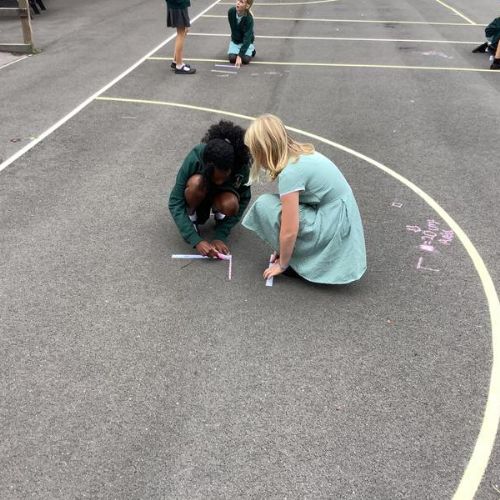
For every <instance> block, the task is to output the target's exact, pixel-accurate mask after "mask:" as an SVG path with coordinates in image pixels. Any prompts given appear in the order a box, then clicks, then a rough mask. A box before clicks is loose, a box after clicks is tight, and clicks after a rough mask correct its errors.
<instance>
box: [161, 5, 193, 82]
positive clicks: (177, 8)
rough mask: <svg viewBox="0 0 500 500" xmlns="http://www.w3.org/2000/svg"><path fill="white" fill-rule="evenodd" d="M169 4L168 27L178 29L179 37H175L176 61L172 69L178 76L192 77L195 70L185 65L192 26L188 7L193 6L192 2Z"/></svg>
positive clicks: (173, 62)
mask: <svg viewBox="0 0 500 500" xmlns="http://www.w3.org/2000/svg"><path fill="white" fill-rule="evenodd" d="M166 2H167V26H168V27H169V28H176V30H177V36H176V37H175V48H174V60H173V61H172V64H170V68H171V69H173V70H175V73H176V74H177V75H192V74H194V73H196V70H195V69H194V68H191V66H190V65H189V64H184V61H183V52H184V40H185V39H186V35H187V32H188V28H189V27H190V26H191V22H190V20H189V13H188V7H189V6H190V5H191V2H190V0H166Z"/></svg>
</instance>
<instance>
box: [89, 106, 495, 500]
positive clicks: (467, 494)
mask: <svg viewBox="0 0 500 500" xmlns="http://www.w3.org/2000/svg"><path fill="white" fill-rule="evenodd" d="M97 100H99V101H113V102H124V103H135V104H153V105H157V106H170V107H177V108H184V109H191V110H194V111H204V112H207V113H214V114H218V115H225V116H232V117H235V118H240V119H242V120H253V119H254V117H252V116H246V115H241V114H239V113H232V112H230V111H221V110H219V109H213V108H205V107H201V106H193V105H190V104H180V103H175V102H165V101H151V100H144V99H125V98H118V97H97ZM286 128H287V129H288V130H290V131H292V132H296V133H298V134H301V135H304V136H306V137H310V138H311V139H315V140H317V141H320V142H323V143H324V144H328V145H329V146H332V147H334V148H336V149H339V150H341V151H344V152H345V153H348V154H350V155H352V156H355V157H356V158H359V159H360V160H363V161H366V162H367V163H369V164H370V165H373V166H374V167H376V168H378V169H380V170H382V171H383V172H385V173H386V174H388V175H390V176H391V177H393V178H394V179H396V180H398V181H399V182H401V183H402V184H403V185H405V186H406V187H407V188H409V189H410V190H411V191H413V192H414V193H415V194H416V195H418V196H420V198H422V199H423V200H424V201H425V202H426V203H427V204H428V205H429V206H430V207H431V208H432V209H433V210H434V211H435V212H436V213H437V214H439V216H440V217H441V218H442V219H443V220H444V221H445V222H446V223H447V225H448V226H449V227H450V229H452V230H453V232H454V233H455V234H456V236H457V238H458V239H459V240H460V242H461V243H462V245H463V246H464V248H465V250H466V252H467V253H468V255H469V257H470V259H471V260H472V263H473V264H474V267H475V268H476V271H477V273H478V275H479V279H480V280H481V284H482V286H483V290H484V293H485V295H486V300H487V302H488V308H489V312H490V321H491V348H492V352H493V362H492V366H491V376H490V386H489V390H488V399H487V401H486V406H485V409H484V416H483V421H482V424H481V429H480V431H479V435H478V437H477V440H476V444H475V446H474V450H473V452H472V455H471V458H470V459H469V462H468V464H467V467H466V468H465V471H464V474H463V476H462V479H461V480H460V483H459V485H458V488H457V490H456V491H455V494H454V496H453V500H466V499H467V500H472V498H473V497H474V495H475V493H476V491H477V488H478V487H479V484H480V482H481V478H482V477H483V474H484V471H485V470H486V467H487V465H488V461H489V458H490V455H491V451H492V449H493V445H494V443H495V436H496V433H497V429H498V422H499V420H500V362H499V359H498V358H499V356H500V301H499V299H498V295H497V292H496V290H495V285H494V284H493V280H492V279H491V276H490V273H489V272H488V269H487V268H486V265H485V264H484V261H483V259H482V257H481V256H480V255H479V252H478V251H477V250H476V248H475V246H474V245H473V244H472V242H471V241H470V239H469V237H468V236H467V235H466V234H465V232H464V231H463V230H462V228H461V227H460V226H459V225H458V223H457V222H455V220H454V219H453V218H452V217H451V215H449V214H448V212H446V210H445V209H444V208H442V207H441V206H440V205H439V204H438V203H437V202H436V201H435V200H434V199H433V198H431V197H430V196H429V195H428V194H427V193H425V192H424V191H423V190H422V189H420V188H419V187H418V186H417V185H416V184H413V182H411V181H409V180H408V179H407V178H406V177H403V176H402V175H400V174H398V173H397V172H395V171H394V170H392V169H390V168H389V167H386V166H385V165H383V164H382V163H379V162H378V161H376V160H373V159H372V158H370V157H368V156H365V155H364V154H362V153H358V152H357V151H355V150H354V149H350V148H348V147H346V146H342V145H341V144H338V143H336V142H333V141H330V140H329V139H325V138H324V137H321V136H319V135H316V134H311V133H309V132H305V131H304V130H300V129H298V128H293V127H288V126H287V127H286Z"/></svg>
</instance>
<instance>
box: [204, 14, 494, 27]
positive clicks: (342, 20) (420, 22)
mask: <svg viewBox="0 0 500 500" xmlns="http://www.w3.org/2000/svg"><path fill="white" fill-rule="evenodd" d="M202 17H216V18H221V19H227V15H226V16H221V15H220V14H204V15H203V16H202ZM253 18H254V19H260V20H262V21H293V22H296V21H301V22H315V23H374V24H424V25H426V26H468V27H469V28H470V27H473V28H477V27H478V26H479V27H481V26H486V24H475V23H474V24H470V23H468V24H466V23H433V22H427V21H378V20H370V19H312V18H309V19H306V18H303V17H264V16H253Z"/></svg>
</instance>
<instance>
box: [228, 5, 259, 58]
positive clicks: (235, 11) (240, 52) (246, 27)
mask: <svg viewBox="0 0 500 500" xmlns="http://www.w3.org/2000/svg"><path fill="white" fill-rule="evenodd" d="M252 4H253V0H237V1H236V7H231V8H230V9H229V10H228V11H227V19H228V21H229V26H230V28H231V41H230V42H229V49H228V51H227V53H228V57H229V62H230V63H231V64H234V65H235V66H236V67H237V68H239V67H240V66H241V64H242V63H243V64H248V63H249V62H250V60H251V59H252V57H255V54H256V52H255V47H254V45H253V42H254V40H255V36H254V34H253V16H252V13H251V12H250V8H251V7H252Z"/></svg>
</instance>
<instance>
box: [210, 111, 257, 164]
mask: <svg viewBox="0 0 500 500" xmlns="http://www.w3.org/2000/svg"><path fill="white" fill-rule="evenodd" d="M244 138H245V129H243V128H242V127H240V126H238V125H235V124H234V123H233V122H230V121H227V120H221V121H220V122H219V123H215V124H213V125H212V126H211V127H210V128H209V129H208V130H207V133H206V134H205V135H204V136H203V138H202V140H201V142H202V143H204V144H206V145H207V146H206V147H205V150H204V152H203V162H204V163H205V165H207V163H208V162H209V161H210V162H211V163H212V165H214V166H215V165H216V166H217V168H219V169H221V170H229V169H232V170H233V171H234V172H238V171H239V170H241V169H242V168H245V167H248V166H249V165H250V162H251V156H250V151H249V150H248V148H247V147H246V146H245V143H244ZM221 143H224V145H222V144H221ZM228 147H229V148H228ZM230 149H232V164H231V166H230V167H229V168H227V166H226V165H227V163H228V161H229V151H230ZM205 155H207V158H206V157H205ZM218 155H220V156H218Z"/></svg>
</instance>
